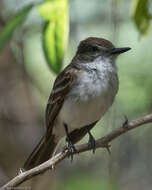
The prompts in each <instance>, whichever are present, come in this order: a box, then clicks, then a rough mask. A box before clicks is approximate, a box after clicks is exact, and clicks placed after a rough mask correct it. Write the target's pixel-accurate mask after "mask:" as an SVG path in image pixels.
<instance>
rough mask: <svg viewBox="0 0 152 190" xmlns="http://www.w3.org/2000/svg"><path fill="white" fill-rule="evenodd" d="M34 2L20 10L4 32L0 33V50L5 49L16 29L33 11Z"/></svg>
mask: <svg viewBox="0 0 152 190" xmlns="http://www.w3.org/2000/svg"><path fill="white" fill-rule="evenodd" d="M32 7H33V4H32V5H31V4H30V5H28V6H27V7H24V9H23V10H20V11H19V12H18V13H17V14H16V15H15V16H14V17H13V18H12V19H11V20H10V21H9V22H8V23H7V25H6V26H5V27H4V28H3V30H2V32H1V33H0V51H2V50H3V48H4V47H5V45H6V44H7V43H8V42H9V40H10V39H11V38H12V35H13V33H14V31H15V30H16V29H17V28H19V27H20V26H21V24H22V23H23V22H24V20H25V19H26V17H27V15H28V13H29V12H30V11H31V9H32Z"/></svg>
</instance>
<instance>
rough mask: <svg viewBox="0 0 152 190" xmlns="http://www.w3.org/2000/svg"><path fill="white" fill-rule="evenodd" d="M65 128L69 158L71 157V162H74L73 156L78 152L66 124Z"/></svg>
mask: <svg viewBox="0 0 152 190" xmlns="http://www.w3.org/2000/svg"><path fill="white" fill-rule="evenodd" d="M64 128H65V132H66V142H67V149H68V152H69V156H70V157H71V161H72V160H73V154H74V153H75V152H76V148H75V146H74V145H73V144H72V141H71V139H70V135H69V132H68V126H67V124H64Z"/></svg>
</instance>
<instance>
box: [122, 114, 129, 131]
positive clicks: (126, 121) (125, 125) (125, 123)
mask: <svg viewBox="0 0 152 190" xmlns="http://www.w3.org/2000/svg"><path fill="white" fill-rule="evenodd" d="M124 118H125V121H124V123H123V124H122V127H123V128H128V117H127V116H126V115H124Z"/></svg>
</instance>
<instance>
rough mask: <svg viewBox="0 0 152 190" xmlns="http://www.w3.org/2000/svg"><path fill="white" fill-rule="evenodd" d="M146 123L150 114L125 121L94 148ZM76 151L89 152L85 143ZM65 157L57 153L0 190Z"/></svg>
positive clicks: (97, 142) (65, 152)
mask: <svg viewBox="0 0 152 190" xmlns="http://www.w3.org/2000/svg"><path fill="white" fill-rule="evenodd" d="M147 123H152V114H149V115H146V116H144V117H141V118H138V119H136V120H133V121H130V122H128V121H127V120H126V122H125V123H123V124H122V126H121V127H120V128H117V129H115V130H113V131H112V132H111V133H109V134H108V135H106V136H104V137H102V138H100V139H98V140H97V141H96V148H103V147H104V148H105V147H106V148H107V147H108V145H109V143H110V142H111V141H112V140H114V139H116V138H117V137H119V136H120V135H122V134H123V133H126V132H128V131H130V130H132V129H134V128H136V127H139V126H142V125H144V124H147ZM76 149H77V152H76V153H75V154H77V153H81V152H85V151H88V150H90V148H89V147H88V144H87V143H86V144H82V145H78V146H76ZM66 157H68V152H67V150H65V151H64V152H60V153H58V154H57V155H55V156H53V157H52V158H51V159H49V160H48V161H46V162H44V163H43V164H41V165H39V166H37V167H35V168H33V169H31V170H28V171H25V172H22V173H20V174H19V175H17V176H16V177H15V178H13V179H12V180H11V181H9V182H8V183H7V184H5V185H4V186H3V187H1V190H7V189H9V190H11V189H14V187H17V186H18V185H20V184H21V183H23V182H25V181H27V180H29V179H31V178H33V177H34V176H36V175H39V174H41V173H43V172H45V171H47V170H49V169H52V168H53V167H54V166H55V165H56V164H58V163H59V162H61V161H62V160H64V159H65V158H66Z"/></svg>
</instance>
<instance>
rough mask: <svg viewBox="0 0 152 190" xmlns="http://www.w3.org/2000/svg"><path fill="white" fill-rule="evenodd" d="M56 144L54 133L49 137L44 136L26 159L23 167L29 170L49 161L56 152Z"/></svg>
mask: <svg viewBox="0 0 152 190" xmlns="http://www.w3.org/2000/svg"><path fill="white" fill-rule="evenodd" d="M56 146H57V142H55V136H54V135H51V136H50V137H49V138H47V139H46V136H43V137H42V138H41V140H40V142H39V143H38V145H37V146H36V147H35V148H34V150H33V151H32V153H31V154H30V156H29V157H28V159H27V160H26V162H25V164H24V166H23V168H24V169H25V170H29V169H31V168H33V167H36V166H38V165H40V164H42V163H43V162H45V161H47V160H48V159H49V158H50V157H51V156H52V154H53V153H54V151H55V148H56Z"/></svg>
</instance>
